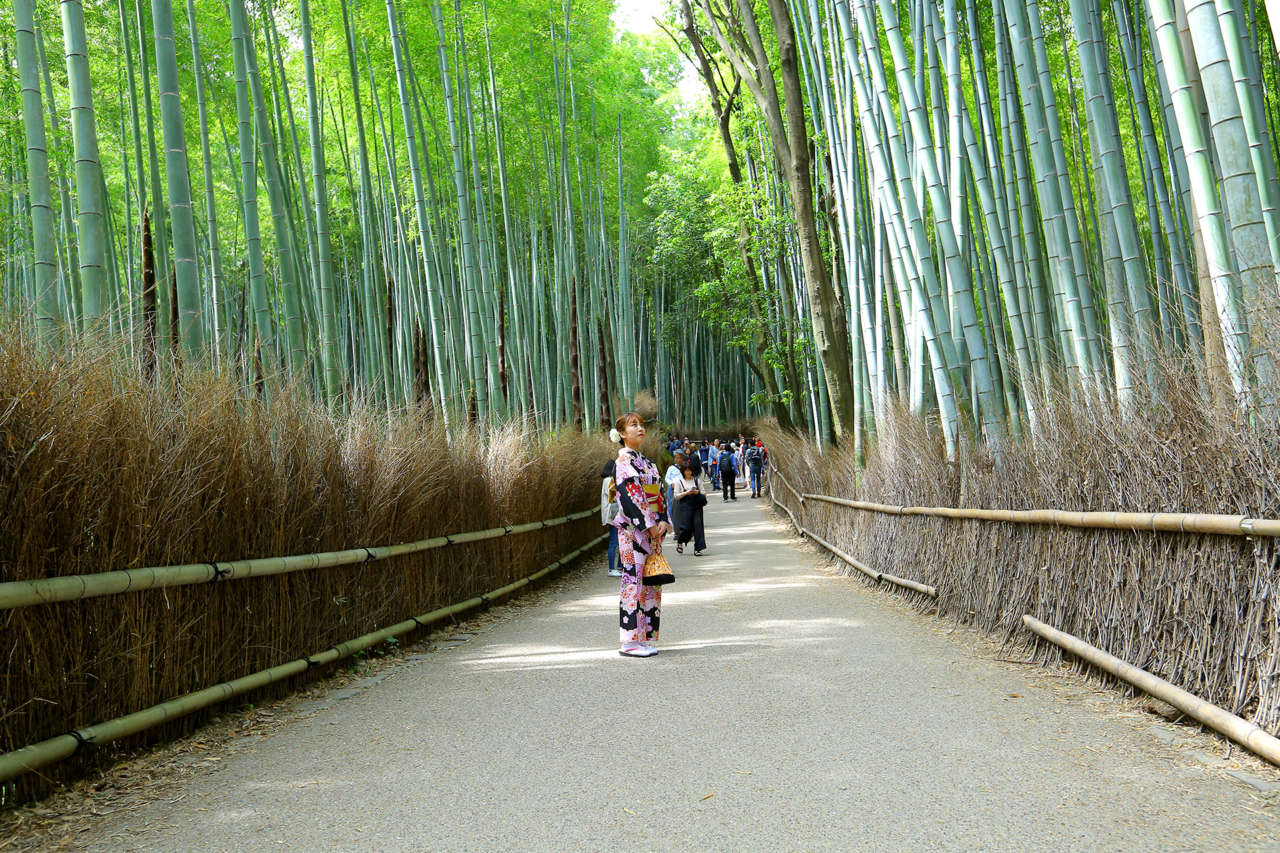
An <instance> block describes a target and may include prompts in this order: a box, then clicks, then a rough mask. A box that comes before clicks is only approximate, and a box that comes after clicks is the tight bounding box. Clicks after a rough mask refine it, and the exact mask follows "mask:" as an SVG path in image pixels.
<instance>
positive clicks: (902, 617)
mask: <svg viewBox="0 0 1280 853" xmlns="http://www.w3.org/2000/svg"><path fill="white" fill-rule="evenodd" d="M707 527H708V539H709V541H710V553H709V554H708V555H707V556H704V557H702V558H699V559H695V558H693V557H692V556H689V555H688V554H686V555H685V556H682V557H681V556H677V555H675V553H674V550H673V551H672V553H671V559H672V562H673V565H674V566H675V569H676V572H677V576H678V580H677V582H676V584H675V585H674V586H671V587H667V589H666V592H665V594H664V596H665V600H664V613H663V644H662V652H661V654H659V655H658V656H657V657H654V658H651V659H628V658H622V657H619V656H618V654H617V652H616V648H617V644H616V638H617V629H616V613H617V582H616V581H615V580H613V579H611V578H607V577H605V574H604V571H603V568H602V565H601V563H600V562H595V563H593V564H592V565H591V566H590V567H589V568H587V569H583V570H580V571H578V572H577V573H576V574H574V575H572V576H570V577H568V578H567V579H565V580H563V581H561V582H560V583H559V584H558V586H556V587H554V588H553V590H552V592H553V593H554V594H546V591H545V590H544V594H541V595H539V594H536V593H535V594H534V596H533V598H532V599H531V603H529V604H522V605H517V608H516V617H515V618H510V619H506V620H505V621H502V620H499V621H496V622H495V623H493V624H489V625H487V626H484V627H481V628H480V629H479V630H478V632H477V633H475V634H474V635H472V634H461V635H459V636H458V637H456V638H455V642H454V645H453V647H452V648H447V649H445V650H443V651H440V652H437V653H433V654H427V655H418V656H414V657H411V658H409V659H408V660H407V661H405V662H404V663H402V664H399V665H396V666H394V667H391V668H389V669H387V670H385V671H384V672H383V673H382V674H381V676H380V677H379V678H378V679H376V683H374V682H373V681H371V682H370V683H368V684H367V685H365V686H364V687H362V688H359V689H355V690H348V691H346V692H345V694H344V695H345V698H342V697H337V698H342V701H337V698H331V700H330V701H327V702H319V703H310V704H309V705H307V704H303V705H301V706H298V707H296V708H295V709H294V710H293V711H291V712H290V713H289V715H288V716H289V719H288V720H287V721H286V722H285V723H284V724H283V725H281V726H280V727H279V728H278V729H277V730H276V731H275V732H274V733H272V734H271V735H270V736H269V737H264V738H259V739H256V740H255V741H254V742H253V743H252V744H251V745H248V746H244V747H243V748H240V749H236V750H233V751H231V752H230V754H228V756H227V758H226V760H224V761H222V762H220V763H216V766H215V767H213V768H211V769H208V770H205V769H200V770H199V771H198V772H195V773H193V774H192V775H191V776H190V777H189V778H188V779H186V780H184V781H183V782H182V783H181V786H180V788H179V789H178V792H177V794H176V795H173V794H167V795H166V797H165V799H164V800H163V801H158V802H152V803H150V804H147V805H144V806H142V807H139V808H136V809H130V810H127V811H122V812H117V813H114V814H110V815H107V816H105V817H102V818H101V819H99V820H98V821H97V822H96V823H95V824H94V825H93V826H92V827H91V828H90V829H89V830H88V831H86V832H83V833H80V835H79V837H78V839H77V844H78V845H80V846H81V847H82V849H89V850H95V851H123V850H148V851H173V850H208V851H222V850H226V851H236V853H248V851H258V850H315V851H322V850H324V851H327V850H344V851H345V850H415V851H420V850H477V851H488V850H621V851H629V850H765V849H767V850H882V849H883V850H907V849H969V850H973V849H982V850H1003V849H1010V850H1013V849H1020V850H1026V849H1071V850H1077V849H1089V850H1095V849H1096V850H1117V849H1135V848H1164V849H1168V848H1177V849H1204V850H1223V849H1230V850H1261V849H1271V850H1280V801H1278V799H1277V795H1276V794H1274V793H1272V794H1264V793H1261V792H1259V791H1258V790H1256V789H1255V788H1253V787H1249V786H1248V785H1245V784H1243V783H1241V782H1239V781H1237V780H1235V779H1233V778H1231V777H1229V776H1228V775H1227V774H1226V773H1224V772H1223V771H1222V770H1221V769H1218V768H1215V767H1214V766H1212V765H1211V762H1213V761H1215V760H1219V759H1218V758H1216V757H1215V756H1213V755H1207V754H1205V752H1204V751H1203V750H1201V751H1196V750H1192V749H1188V748H1186V747H1185V746H1180V744H1182V743H1183V741H1184V740H1185V737H1184V736H1183V735H1179V734H1177V731H1176V730H1177V729H1178V728H1179V727H1174V726H1172V725H1170V724H1166V723H1161V722H1153V721H1155V720H1157V718H1155V717H1151V716H1146V717H1145V718H1144V716H1143V715H1142V714H1140V713H1137V712H1128V713H1125V712H1124V711H1123V709H1122V705H1121V703H1119V702H1118V701H1117V700H1115V699H1114V695H1115V694H1114V693H1112V694H1109V695H1108V694H1102V693H1099V691H1096V690H1093V689H1092V688H1090V687H1089V686H1088V685H1086V684H1084V682H1082V681H1080V680H1079V679H1074V678H1063V677H1062V676H1059V675H1056V674H1052V673H1046V672H1044V671H1042V670H1040V669H1038V668H1036V667H1030V666H1021V667H1019V666H1014V665H1011V664H1008V663H1000V662H998V661H996V660H994V659H993V656H992V654H991V653H990V652H989V651H983V650H982V649H981V648H979V644H977V643H975V642H974V638H973V636H972V635H971V634H967V633H965V632H963V631H962V632H959V633H956V634H954V635H949V634H948V633H947V629H948V627H949V626H948V625H947V624H946V623H944V622H943V621H941V620H938V619H935V618H932V617H928V616H923V615H919V614H916V613H915V612H913V611H911V610H910V609H909V608H907V607H905V606H903V605H902V604H901V603H900V602H895V601H894V600H893V598H892V597H891V596H889V595H886V594H885V593H883V592H878V591H875V590H872V589H870V588H869V587H867V586H866V585H865V584H863V583H862V582H861V581H858V580H856V579H851V578H846V577H842V576H839V575H837V574H836V573H835V571H833V569H832V568H831V567H830V566H828V563H827V560H826V559H825V558H823V557H821V556H820V555H817V554H815V553H813V552H811V551H810V550H808V548H807V546H804V545H801V544H800V543H799V542H797V541H796V540H794V539H792V538H791V536H790V535H789V533H788V532H787V531H785V530H784V529H783V528H782V527H781V526H780V525H779V524H778V523H776V522H775V521H774V519H773V518H772V516H770V515H769V514H768V513H767V512H766V511H765V508H764V502H763V501H754V500H751V499H749V498H746V497H743V498H742V499H740V500H738V501H737V502H736V503H729V504H724V503H722V502H721V501H720V500H719V499H718V498H716V499H715V500H713V502H712V503H711V504H710V505H709V506H708V508H707ZM1183 728H1185V727H1183ZM1188 737H1189V736H1188ZM1195 737H1199V736H1195ZM1201 741H1202V742H1203V743H1207V744H1208V750H1209V752H1213V751H1215V750H1216V751H1217V753H1219V754H1221V753H1222V752H1223V751H1224V750H1223V749H1222V747H1221V745H1220V744H1218V745H1216V746H1215V745H1214V744H1213V743H1212V742H1210V741H1207V739H1204V738H1201ZM1197 756H1198V758H1197ZM1206 760H1207V761H1208V762H1210V764H1206V763H1205V762H1206ZM1263 775H1264V776H1265V775H1266V774H1265V773H1264V774H1263ZM1272 778H1275V776H1274V775H1273V776H1272ZM1278 787H1280V786H1278Z"/></svg>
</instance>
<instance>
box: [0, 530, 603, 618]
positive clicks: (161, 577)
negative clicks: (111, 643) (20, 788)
mask: <svg viewBox="0 0 1280 853" xmlns="http://www.w3.org/2000/svg"><path fill="white" fill-rule="evenodd" d="M597 512H599V509H598V508H597V507H592V508H591V509H585V510H583V511H582V512H577V513H574V514H572V515H563V516H560V517H559V518H550V519H546V520H543V521H530V522H527V523H525V524H517V525H504V526H503V527H492V528H489V529H487V530H473V531H468V532H466V533H451V534H448V535H446V536H434V537H432V538H430V539H420V540H418V541H416V542H405V543H402V544H400V545H383V546H379V547H374V548H348V549H346V550H343V551H327V552H322V553H318V554H295V555H292V556H288V557H264V558H260V559H254V560H233V561H229V562H222V563H188V564H186V565H180V566H152V567H149V568H140V569H125V570H122V571H115V572H102V573H95V574H85V575H67V576H65V577H56V578H41V579H40V580H27V581H10V582H8V583H0V610H7V609H12V608H15V607H26V606H29V605H32V604H51V603H53V602H55V601H76V600H81V599H86V598H96V597H98V596H102V595H114V594H116V593H121V592H137V591H140V590H146V589H156V588H159V587H170V586H186V585H188V584H198V583H206V582H209V581H225V580H236V579H241V578H254V577H263V576H265V575H279V574H286V573H288V572H299V571H305V570H309V569H322V568H328V567H331V566H349V565H354V564H356V563H366V562H376V561H378V560H386V559H390V558H391V557H401V556H404V555H405V554H416V553H418V552H420V551H429V550H431V549H433V548H443V547H445V546H447V545H461V544H464V543H467V542H480V541H483V540H485V539H497V538H499V537H502V536H511V535H515V534H520V533H529V532H531V531H534V530H542V529H544V528H547V527H556V526H559V525H562V524H568V523H570V522H573V521H581V520H582V519H585V518H587V517H589V516H591V515H592V514H594V513H597Z"/></svg>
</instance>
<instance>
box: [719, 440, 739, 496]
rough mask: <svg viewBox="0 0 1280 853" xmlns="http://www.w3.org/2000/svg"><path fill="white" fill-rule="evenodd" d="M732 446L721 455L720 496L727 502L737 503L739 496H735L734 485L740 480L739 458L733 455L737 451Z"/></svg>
mask: <svg viewBox="0 0 1280 853" xmlns="http://www.w3.org/2000/svg"><path fill="white" fill-rule="evenodd" d="M736 449H737V448H735V447H734V446H733V445H732V444H730V445H729V446H728V448H726V449H725V452H724V453H721V454H720V496H721V497H722V498H723V499H724V500H726V501H736V500H737V499H738V496H737V495H736V494H734V483H735V481H736V480H737V479H738V457H736V456H734V455H733V452H734V450H736Z"/></svg>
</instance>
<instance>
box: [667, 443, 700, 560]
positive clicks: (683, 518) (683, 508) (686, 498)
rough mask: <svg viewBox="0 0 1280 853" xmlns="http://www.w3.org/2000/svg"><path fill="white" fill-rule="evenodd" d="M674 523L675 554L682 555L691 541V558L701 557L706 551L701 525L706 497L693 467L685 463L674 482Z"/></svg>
mask: <svg viewBox="0 0 1280 853" xmlns="http://www.w3.org/2000/svg"><path fill="white" fill-rule="evenodd" d="M674 488H675V496H676V499H675V503H674V504H673V506H674V508H675V522H676V552H677V553H679V554H683V553H684V546H685V543H686V542H688V541H689V540H690V539H692V540H693V556H695V557H701V556H702V552H703V551H705V550H706V549H707V534H706V529H705V527H704V526H703V523H702V508H703V507H704V506H706V505H707V496H706V495H704V494H703V493H702V485H701V483H700V482H699V481H698V477H697V475H696V474H694V473H693V466H692V465H691V464H689V463H688V462H686V463H685V466H684V469H683V470H682V471H681V472H680V479H679V480H676V481H675V484H674Z"/></svg>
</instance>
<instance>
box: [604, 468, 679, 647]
mask: <svg viewBox="0 0 1280 853" xmlns="http://www.w3.org/2000/svg"><path fill="white" fill-rule="evenodd" d="M614 479H615V481H616V482H617V484H618V501H619V503H620V504H621V505H622V510H621V511H620V512H619V513H618V515H617V517H616V518H614V520H613V524H614V526H615V527H617V528H618V563H619V567H620V568H621V569H622V589H621V592H620V594H619V604H618V627H619V634H620V639H621V642H622V643H623V644H626V643H656V642H657V641H658V620H659V617H660V615H661V612H660V611H661V606H662V587H660V586H645V585H644V583H643V580H644V560H645V557H646V556H648V555H649V553H650V552H651V551H652V550H653V549H652V546H651V545H650V543H649V534H648V532H647V531H648V530H649V528H650V527H653V526H654V525H655V524H658V523H659V522H662V521H668V517H667V503H666V500H665V497H664V495H663V491H664V490H663V483H662V475H660V474H659V473H658V466H657V465H654V464H653V463H652V462H651V461H649V459H648V458H647V457H645V456H644V454H642V453H640V451H638V450H632V449H630V448H628V447H624V448H622V450H620V451H618V462H617V467H616V470H615V474H614Z"/></svg>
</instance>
